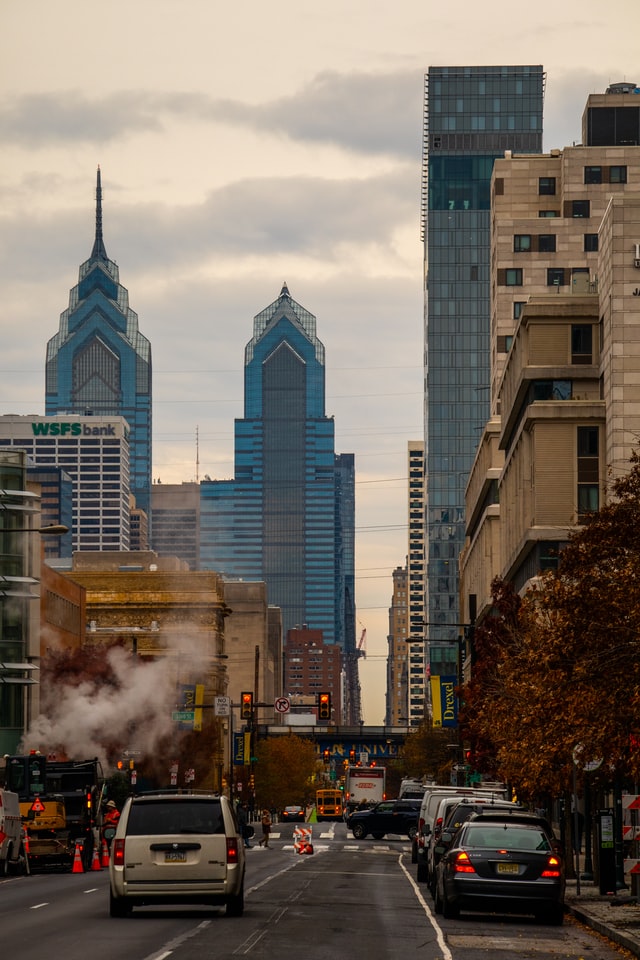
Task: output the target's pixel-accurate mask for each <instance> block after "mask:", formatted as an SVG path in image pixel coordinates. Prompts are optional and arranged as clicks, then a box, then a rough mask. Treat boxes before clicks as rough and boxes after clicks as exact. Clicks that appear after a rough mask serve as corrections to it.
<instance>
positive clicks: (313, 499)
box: [200, 285, 355, 650]
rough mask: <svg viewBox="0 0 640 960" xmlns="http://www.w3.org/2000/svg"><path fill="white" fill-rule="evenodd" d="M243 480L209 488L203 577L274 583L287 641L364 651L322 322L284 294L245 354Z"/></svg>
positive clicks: (346, 477)
mask: <svg viewBox="0 0 640 960" xmlns="http://www.w3.org/2000/svg"><path fill="white" fill-rule="evenodd" d="M244 407H245V408H244V413H245V416H244V419H242V420H236V424H235V478H234V479H233V480H228V481H204V482H203V483H202V484H201V507H200V510H201V513H200V522H201V532H200V557H201V565H202V566H203V567H204V568H206V569H213V570H217V571H218V572H220V573H221V574H223V575H224V576H226V577H228V578H234V577H242V578H243V579H245V580H264V581H265V582H266V584H267V590H268V598H269V603H270V604H274V605H276V606H279V607H280V608H281V609H282V619H283V629H284V632H285V634H286V631H287V630H289V629H292V628H293V627H295V626H298V627H301V626H302V625H303V624H307V625H308V627H309V628H310V629H314V630H322V632H323V638H324V642H325V643H337V644H340V645H341V646H342V647H343V649H345V650H348V649H351V650H354V649H355V627H354V623H355V615H354V601H353V585H354V550H353V538H354V523H355V510H354V497H353V489H354V462H353V456H352V455H350V454H342V455H340V456H336V454H335V436H334V422H333V419H332V418H331V417H327V416H326V415H325V356H324V346H323V345H322V343H321V342H320V341H319V340H318V338H317V336H316V318H315V317H314V316H313V314H311V313H309V312H308V311H307V310H305V309H304V307H302V306H300V304H299V303H296V302H295V300H293V299H292V297H291V295H290V294H289V290H288V289H287V286H286V285H285V286H283V288H282V291H281V293H280V296H279V297H278V299H277V300H275V301H274V302H273V303H272V304H271V305H270V306H268V307H267V308H266V309H265V310H263V311H262V312H261V313H259V314H258V315H257V316H256V317H254V327H253V337H252V339H251V340H250V342H249V343H248V344H247V347H246V349H245V388H244Z"/></svg>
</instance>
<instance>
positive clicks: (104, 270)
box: [46, 168, 151, 516]
mask: <svg viewBox="0 0 640 960" xmlns="http://www.w3.org/2000/svg"><path fill="white" fill-rule="evenodd" d="M46 414H47V416H52V415H54V414H78V415H80V416H101V417H109V416H121V417H124V418H125V419H126V420H127V422H128V424H129V427H130V429H131V435H130V450H131V492H132V493H133V494H134V495H135V498H136V505H137V506H138V507H140V508H141V509H143V510H144V511H145V512H146V513H147V515H148V516H150V498H151V345H150V343H149V341H148V340H147V339H146V337H144V336H143V335H142V334H141V333H140V331H139V330H138V315H137V314H136V313H134V311H133V310H131V308H130V307H129V293H128V291H127V290H126V289H125V287H123V286H121V284H120V282H119V271H118V266H117V264H116V263H114V261H113V260H109V258H108V257H107V252H106V250H105V246H104V241H103V238H102V185H101V179H100V169H99V168H98V177H97V185H96V231H95V240H94V244H93V250H92V251H91V256H90V257H89V259H88V260H85V262H84V263H83V264H82V265H81V266H80V274H79V282H78V284H77V286H75V287H74V288H73V289H72V290H71V292H70V295H69V306H68V308H67V309H66V310H65V311H64V312H63V313H62V314H61V315H60V329H59V330H58V333H56V334H55V336H53V337H52V338H51V340H49V342H48V344H47V363H46ZM107 493H108V491H103V495H106V494H107Z"/></svg>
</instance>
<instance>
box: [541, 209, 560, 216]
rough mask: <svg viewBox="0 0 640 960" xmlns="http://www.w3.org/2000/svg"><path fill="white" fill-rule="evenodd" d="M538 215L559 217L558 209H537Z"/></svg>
mask: <svg viewBox="0 0 640 960" xmlns="http://www.w3.org/2000/svg"><path fill="white" fill-rule="evenodd" d="M538 216H539V217H559V216H560V211H559V210H538Z"/></svg>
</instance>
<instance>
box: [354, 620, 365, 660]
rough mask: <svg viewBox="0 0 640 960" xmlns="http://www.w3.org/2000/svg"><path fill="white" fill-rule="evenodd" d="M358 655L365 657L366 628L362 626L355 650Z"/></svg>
mask: <svg viewBox="0 0 640 960" xmlns="http://www.w3.org/2000/svg"><path fill="white" fill-rule="evenodd" d="M356 653H357V656H358V657H364V659H365V660H366V659H367V628H366V627H363V628H362V633H361V634H360V639H359V640H358V649H357V651H356Z"/></svg>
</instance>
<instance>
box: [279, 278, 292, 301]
mask: <svg viewBox="0 0 640 960" xmlns="http://www.w3.org/2000/svg"><path fill="white" fill-rule="evenodd" d="M280 296H281V297H290V296H291V294H290V293H289V287H288V286H287V282H286V280H285V282H284V283H283V284H282V290H281V291H280Z"/></svg>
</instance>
